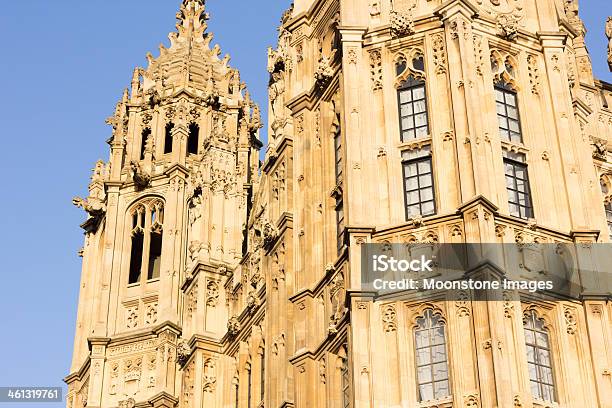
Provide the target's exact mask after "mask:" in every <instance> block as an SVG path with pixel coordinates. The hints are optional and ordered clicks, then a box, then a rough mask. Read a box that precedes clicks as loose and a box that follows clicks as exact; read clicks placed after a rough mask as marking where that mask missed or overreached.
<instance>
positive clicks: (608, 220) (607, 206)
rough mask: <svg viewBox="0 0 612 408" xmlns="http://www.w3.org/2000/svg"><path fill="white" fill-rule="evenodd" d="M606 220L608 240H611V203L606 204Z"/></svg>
mask: <svg viewBox="0 0 612 408" xmlns="http://www.w3.org/2000/svg"><path fill="white" fill-rule="evenodd" d="M605 208H606V220H607V222H608V234H610V239H611V240H612V201H610V202H609V203H606V206H605Z"/></svg>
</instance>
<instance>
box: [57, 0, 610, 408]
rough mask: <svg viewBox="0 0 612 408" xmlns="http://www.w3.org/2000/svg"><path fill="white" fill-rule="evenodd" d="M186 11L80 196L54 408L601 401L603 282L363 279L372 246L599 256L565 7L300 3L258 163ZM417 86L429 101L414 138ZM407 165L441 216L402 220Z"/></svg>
mask: <svg viewBox="0 0 612 408" xmlns="http://www.w3.org/2000/svg"><path fill="white" fill-rule="evenodd" d="M177 18H178V23H177V32H175V33H172V34H170V36H169V38H170V46H169V47H163V46H162V47H161V48H160V55H159V56H158V57H154V56H152V55H151V54H149V55H148V56H147V58H148V60H149V66H148V67H147V68H137V69H136V70H135V71H134V74H133V77H132V83H131V89H129V90H126V91H125V92H124V93H123V95H122V97H121V99H120V101H119V103H118V104H117V106H116V109H115V113H114V115H113V116H112V117H111V118H109V119H108V121H107V122H108V123H109V125H111V126H112V129H113V137H112V138H111V140H110V141H109V144H110V150H111V153H110V159H109V161H108V163H104V162H99V163H97V164H96V167H95V170H94V174H93V176H92V179H91V184H90V186H89V196H88V197H87V198H84V199H83V198H75V200H74V203H75V205H77V206H78V207H81V208H83V209H84V210H85V211H86V212H87V216H88V219H87V220H86V221H85V223H84V224H83V228H84V229H85V233H86V240H85V247H84V249H83V251H82V254H83V271H82V285H81V293H80V300H79V311H78V317H77V331H76V337H75V346H74V358H73V363H72V367H71V374H70V375H69V376H68V377H67V378H66V382H67V383H68V386H69V393H68V395H67V401H68V406H69V407H72V408H83V407H85V406H87V407H99V408H116V407H145V406H154V407H181V408H183V407H185V408H196V407H197V408H201V407H223V408H227V407H238V408H253V407H264V406H265V407H274V408H276V407H278V408H280V407H329V408H345V407H355V408H357V407H377V408H378V407H396V406H405V407H408V406H410V407H411V406H418V407H421V408H425V407H430V408H431V407H456V408H459V407H472V408H476V407H483V408H484V407H540V408H544V407H549V406H554V407H567V408H573V407H598V406H601V407H603V406H607V405H606V404H609V401H612V382H611V380H610V373H611V372H612V354H611V350H610V348H609V347H608V344H609V341H610V339H612V303H611V302H610V298H611V294H610V290H611V289H610V288H609V287H608V288H606V287H602V288H601V293H589V294H588V296H582V297H576V298H569V297H568V298H564V299H559V298H553V297H551V296H547V295H546V294H544V295H543V296H541V297H534V296H532V295H530V294H529V293H521V292H504V293H503V294H502V295H500V301H497V302H490V303H487V302H481V301H475V299H474V297H473V294H472V293H470V292H469V291H462V292H460V293H457V294H455V295H456V296H454V297H452V299H451V297H450V296H447V294H444V293H441V294H439V296H432V297H431V298H428V299H427V301H423V300H418V299H411V298H406V299H404V300H402V301H384V302H382V301H373V299H372V298H371V294H370V293H367V292H363V291H361V286H360V272H361V270H360V259H361V258H360V256H361V247H362V246H363V245H364V244H365V243H389V244H390V243H395V242H397V243H406V244H412V243H419V242H422V243H428V244H434V243H465V242H477V243H478V242H485V243H500V244H501V243H520V244H521V245H527V244H530V243H551V244H552V243H569V242H575V243H581V244H593V243H606V244H609V243H610V242H611V238H610V235H611V234H612V227H611V226H610V225H612V220H611V224H610V225H608V223H607V222H606V210H605V208H606V206H607V205H608V206H610V211H611V212H612V152H611V149H612V85H610V84H608V83H606V82H603V81H599V80H597V79H595V78H593V75H592V69H591V66H590V56H589V54H588V53H587V50H586V47H585V44H584V34H585V30H584V25H583V24H582V21H581V20H580V17H579V14H578V4H577V1H576V0H508V1H506V0H474V1H468V0H448V1H442V0H393V1H391V0H381V1H378V0H377V1H373V0H352V1H348V0H319V1H313V0H295V3H294V4H293V5H292V6H291V8H290V9H289V10H287V11H286V12H285V13H284V14H283V18H282V21H281V27H280V29H279V38H278V45H277V47H276V48H275V49H270V50H269V51H268V66H267V68H268V73H269V78H266V79H267V80H269V82H268V84H269V92H268V97H269V109H268V111H269V117H268V124H267V128H268V135H269V140H268V144H267V146H266V147H265V159H264V161H263V164H262V165H261V168H260V164H259V160H258V159H259V150H260V149H261V148H262V147H263V145H262V144H261V142H259V140H258V132H259V129H260V128H261V127H262V118H261V117H260V113H259V112H260V109H259V107H257V106H256V105H255V104H254V103H253V101H252V100H251V98H250V96H249V94H248V91H246V89H245V87H246V86H245V85H244V84H243V83H242V82H241V80H240V74H239V72H238V71H237V70H235V69H233V68H231V67H229V66H228V61H229V57H227V56H226V57H221V51H220V48H219V46H218V45H211V41H212V35H211V34H209V33H207V32H206V26H207V20H208V18H209V17H208V14H207V13H206V12H205V5H204V1H203V0H184V1H182V3H181V5H180V12H179V13H178V15H177ZM609 25H610V23H609V22H608V28H609ZM608 31H610V30H608ZM410 86H422V87H423V89H424V90H425V91H424V95H425V96H424V98H422V100H424V101H425V102H424V104H425V106H426V110H427V119H426V125H423V126H421V128H422V131H420V132H416V133H410V130H411V129H408V130H406V129H407V128H406V127H405V126H404V124H402V117H401V116H405V115H402V114H401V113H400V112H402V111H401V107H400V106H399V105H400V104H401V103H402V97H401V95H400V92H401V91H402V90H403V89H406V87H410ZM495 86H503V87H504V89H509V90H511V91H512V92H513V95H516V98H517V99H516V100H517V101H518V102H517V104H516V107H517V109H518V111H519V112H520V119H521V124H522V128H521V129H520V134H521V139H520V140H515V139H512V138H508V139H505V138H502V137H501V135H500V127H499V122H498V115H497V114H496V112H497V113H498V111H497V110H496V93H495V92H496V91H495ZM415 123H416V122H415ZM415 126H416V125H415ZM415 126H413V127H415ZM412 130H414V129H412ZM400 133H402V134H401V135H400ZM404 133H405V134H406V135H408V136H405V135H404ZM410 135H412V136H410ZM507 155H512V157H522V158H523V159H524V161H525V163H523V164H525V165H526V166H527V167H528V168H529V181H530V184H531V197H530V198H531V202H532V208H531V209H530V211H531V212H530V213H528V214H527V215H528V216H522V217H521V216H514V215H512V211H511V207H510V203H509V193H508V190H507V187H506V179H505V172H504V169H505V167H504V164H505V162H504V158H505V156H507ZM411 157H419V158H423V157H427V158H431V161H430V163H431V172H432V174H433V176H432V177H433V187H432V189H433V191H434V193H433V194H434V198H433V202H434V205H433V211H430V212H426V211H421V213H414V212H410V210H409V209H408V208H406V207H407V204H406V198H405V191H404V181H403V179H404V177H405V175H404V167H403V166H405V165H406V163H408V162H410V160H411V159H410V158H411ZM519 215H522V213H521V214H519ZM609 228H611V229H609ZM160 236H161V238H159V237H160ZM141 237H142V240H144V241H143V242H144V244H143V243H141V241H140V239H141ZM156 239H161V246H160V248H159V251H157V249H156V248H157V247H156V245H155V244H154V243H155V242H157V241H155V240H156ZM135 245H140V246H141V248H142V250H141V251H140V252H139V251H135V250H134V248H135ZM158 252H159V253H158ZM134 259H137V260H138V262H135V261H133V260H134ZM427 319H430V320H427ZM426 320H427V321H429V322H430V323H431V322H434V323H435V329H436V330H439V331H440V332H443V333H444V336H445V339H446V341H445V343H444V344H445V347H446V349H445V353H446V354H445V356H446V360H447V362H448V371H447V372H446V375H447V377H446V378H445V379H443V380H442V381H446V382H447V383H448V384H447V385H448V386H447V390H448V391H447V392H445V393H443V395H439V396H437V397H435V398H433V397H432V398H424V397H423V395H425V396H426V395H427V394H426V392H425V391H423V390H422V389H421V388H419V384H420V382H419V381H420V379H419V374H418V370H417V368H416V367H417V362H416V353H417V348H418V347H417V345H416V342H415V333H416V332H417V331H418V330H421V329H422V328H423V327H427V326H424V325H425V323H424V322H425V321H426ZM528 324H531V325H532V326H528ZM525 327H531V329H533V330H534V331H537V330H540V332H542V333H547V336H548V340H549V342H550V343H549V346H550V353H551V354H550V356H552V357H551V361H552V363H551V364H552V367H553V369H554V398H553V397H549V400H545V399H543V398H539V397H537V396H535V397H534V394H533V392H532V389H531V385H530V377H529V375H530V374H529V371H528V364H529V363H528V357H527V355H526V334H525V333H526V331H525V330H526V329H525ZM423 330H424V329H423ZM436 375H438V374H436ZM419 390H420V391H419ZM550 399H554V402H552V401H550Z"/></svg>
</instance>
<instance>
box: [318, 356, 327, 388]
mask: <svg viewBox="0 0 612 408" xmlns="http://www.w3.org/2000/svg"><path fill="white" fill-rule="evenodd" d="M319 380H320V381H321V384H326V383H327V360H326V359H325V357H323V358H322V359H321V361H319Z"/></svg>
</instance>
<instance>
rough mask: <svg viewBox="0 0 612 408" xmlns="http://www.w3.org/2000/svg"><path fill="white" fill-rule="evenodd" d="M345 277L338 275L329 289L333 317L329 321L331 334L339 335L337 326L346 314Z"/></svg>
mask: <svg viewBox="0 0 612 408" xmlns="http://www.w3.org/2000/svg"><path fill="white" fill-rule="evenodd" d="M345 292H346V290H345V288H344V275H343V274H342V273H338V274H337V275H336V276H335V277H334V279H333V280H332V282H331V284H330V287H329V300H330V303H331V316H330V321H329V333H330V334H335V333H337V329H336V326H337V325H338V323H339V322H340V320H341V319H342V317H343V316H344V314H345V312H346V307H345V305H344V302H345V299H344V298H345Z"/></svg>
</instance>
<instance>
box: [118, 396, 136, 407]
mask: <svg viewBox="0 0 612 408" xmlns="http://www.w3.org/2000/svg"><path fill="white" fill-rule="evenodd" d="M135 406H136V401H135V400H134V398H129V399H127V400H123V401H119V408H134V407H135Z"/></svg>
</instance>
